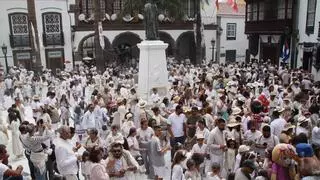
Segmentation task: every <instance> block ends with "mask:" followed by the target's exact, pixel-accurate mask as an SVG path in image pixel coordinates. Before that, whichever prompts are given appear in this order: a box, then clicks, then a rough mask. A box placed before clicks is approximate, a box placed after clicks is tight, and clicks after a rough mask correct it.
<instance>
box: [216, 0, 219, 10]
mask: <svg viewBox="0 0 320 180" xmlns="http://www.w3.org/2000/svg"><path fill="white" fill-rule="evenodd" d="M216 7H217V10H219V0H216Z"/></svg>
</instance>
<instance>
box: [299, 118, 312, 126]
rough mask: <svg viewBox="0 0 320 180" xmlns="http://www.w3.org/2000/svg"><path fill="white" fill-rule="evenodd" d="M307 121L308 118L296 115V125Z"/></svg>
mask: <svg viewBox="0 0 320 180" xmlns="http://www.w3.org/2000/svg"><path fill="white" fill-rule="evenodd" d="M308 121H309V118H306V117H305V116H300V117H298V125H300V124H302V123H304V122H308Z"/></svg>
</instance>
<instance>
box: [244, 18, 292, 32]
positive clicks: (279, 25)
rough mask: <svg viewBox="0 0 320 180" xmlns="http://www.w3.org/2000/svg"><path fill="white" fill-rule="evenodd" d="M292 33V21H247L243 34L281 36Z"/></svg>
mask: <svg viewBox="0 0 320 180" xmlns="http://www.w3.org/2000/svg"><path fill="white" fill-rule="evenodd" d="M286 30H288V31H289V32H291V31H292V20H288V19H287V20H286V19H279V20H269V21H267V20H266V21H252V22H251V21H247V22H246V26H245V34H282V33H283V32H284V31H286Z"/></svg>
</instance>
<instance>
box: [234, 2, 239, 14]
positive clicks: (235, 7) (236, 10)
mask: <svg viewBox="0 0 320 180" xmlns="http://www.w3.org/2000/svg"><path fill="white" fill-rule="evenodd" d="M232 9H233V11H234V12H238V10H239V9H238V4H237V0H234V2H233V7H232Z"/></svg>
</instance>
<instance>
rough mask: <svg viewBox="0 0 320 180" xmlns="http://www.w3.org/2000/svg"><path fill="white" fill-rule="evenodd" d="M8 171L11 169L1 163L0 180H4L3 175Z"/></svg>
mask: <svg viewBox="0 0 320 180" xmlns="http://www.w3.org/2000/svg"><path fill="white" fill-rule="evenodd" d="M8 169H9V167H8V166H6V165H4V164H2V163H0V180H3V175H4V173H5V172H6V171H7V170H8Z"/></svg>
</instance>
